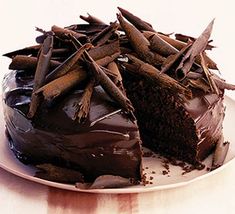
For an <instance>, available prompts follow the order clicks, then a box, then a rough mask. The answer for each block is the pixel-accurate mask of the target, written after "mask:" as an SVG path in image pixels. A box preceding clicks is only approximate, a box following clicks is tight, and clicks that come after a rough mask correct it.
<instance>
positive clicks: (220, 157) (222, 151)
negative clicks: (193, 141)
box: [211, 135, 230, 171]
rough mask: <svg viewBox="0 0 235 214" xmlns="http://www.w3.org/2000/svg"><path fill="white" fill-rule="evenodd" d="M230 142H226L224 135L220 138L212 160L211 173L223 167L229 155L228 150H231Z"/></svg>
mask: <svg viewBox="0 0 235 214" xmlns="http://www.w3.org/2000/svg"><path fill="white" fill-rule="evenodd" d="M229 144H230V143H229V142H228V141H226V142H224V137H223V135H222V136H221V137H220V139H219V140H218V142H217V143H216V148H215V152H214V156H213V160H212V166H211V171H212V170H215V169H217V168H218V167H220V166H222V165H223V163H224V161H225V158H226V156H227V153H228V148H229Z"/></svg>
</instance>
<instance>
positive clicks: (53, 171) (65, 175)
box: [35, 163, 84, 184]
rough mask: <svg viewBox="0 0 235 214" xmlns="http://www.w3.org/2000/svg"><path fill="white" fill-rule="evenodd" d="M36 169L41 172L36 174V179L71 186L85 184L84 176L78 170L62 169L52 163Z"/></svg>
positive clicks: (41, 165) (38, 166)
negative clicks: (79, 183) (77, 183)
mask: <svg viewBox="0 0 235 214" xmlns="http://www.w3.org/2000/svg"><path fill="white" fill-rule="evenodd" d="M36 167H37V168H38V169H39V171H37V172H36V173H35V177H38V178H41V179H44V180H49V181H54V182H59V183H69V184H75V183H76V182H84V177H83V175H82V174H81V173H80V172H79V171H76V170H72V169H68V168H62V167H59V166H55V165H52V164H50V163H45V164H40V165H36Z"/></svg>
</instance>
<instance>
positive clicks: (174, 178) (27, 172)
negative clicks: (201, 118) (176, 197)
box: [0, 97, 235, 193]
mask: <svg viewBox="0 0 235 214" xmlns="http://www.w3.org/2000/svg"><path fill="white" fill-rule="evenodd" d="M225 105H226V116H225V120H224V136H225V140H228V141H230V148H229V152H228V155H227V157H226V160H225V163H224V165H223V166H222V167H219V168H218V169H216V170H214V171H212V172H210V171H207V170H206V168H207V167H210V166H211V161H212V156H209V157H208V158H207V159H206V160H205V161H204V162H203V163H204V164H205V165H206V167H205V169H204V170H193V171H191V172H189V173H186V174H182V173H183V172H184V171H183V169H182V168H181V167H179V166H173V165H171V164H168V165H169V171H170V172H169V173H168V174H166V175H163V171H164V170H166V168H165V167H164V166H163V164H164V163H163V159H162V158H161V157H144V158H143V166H144V172H145V173H146V176H147V180H149V181H150V182H152V184H148V185H146V186H143V185H137V186H132V187H128V188H117V189H92V190H81V189H78V188H76V187H75V186H74V185H68V184H61V183H56V182H50V181H47V180H43V179H39V178H36V177H34V173H35V171H36V170H35V168H34V167H32V166H27V165H24V164H22V163H21V162H19V161H18V160H17V159H16V158H15V156H14V155H13V153H12V152H11V151H10V149H9V147H8V142H7V139H6V137H5V134H4V133H5V130H4V129H5V127H4V121H3V114H2V110H0V121H1V123H0V130H1V135H0V136H1V138H0V140H1V141H2V142H1V143H0V167H1V168H3V169H5V170H7V171H8V172H10V173H13V174H15V175H17V176H20V177H22V178H25V179H27V180H30V181H34V182H37V183H41V184H44V185H48V186H52V187H57V188H61V189H67V190H73V191H79V192H92V193H137V192H148V191H156V190H162V189H170V188H175V187H180V186H183V185H187V184H190V183H191V182H194V181H196V180H199V179H202V178H205V177H207V176H211V175H213V174H215V173H217V172H219V171H221V170H222V169H224V168H225V167H226V166H227V165H228V164H229V163H231V162H232V161H233V160H234V159H235V143H234V142H235V133H234V131H233V125H234V120H235V101H234V100H232V99H231V98H229V97H226V98H225ZM153 171H154V172H155V174H153V173H152V172H153ZM150 177H151V179H152V180H150Z"/></svg>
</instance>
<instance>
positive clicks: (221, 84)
mask: <svg viewBox="0 0 235 214" xmlns="http://www.w3.org/2000/svg"><path fill="white" fill-rule="evenodd" d="M211 78H212V79H213V81H214V82H215V84H216V85H217V87H218V88H219V89H221V90H224V89H227V90H235V85H233V84H230V83H226V82H225V80H223V79H221V78H220V77H219V76H217V75H215V74H212V76H211Z"/></svg>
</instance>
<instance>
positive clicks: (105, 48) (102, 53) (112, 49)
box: [88, 40, 120, 60]
mask: <svg viewBox="0 0 235 214" xmlns="http://www.w3.org/2000/svg"><path fill="white" fill-rule="evenodd" d="M117 52H120V44H119V40H115V41H114V42H111V43H108V44H105V45H102V46H99V47H94V48H91V49H90V50H89V51H88V53H89V55H90V56H91V58H93V59H94V60H98V59H102V58H104V57H106V56H110V55H113V54H115V53H117Z"/></svg>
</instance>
